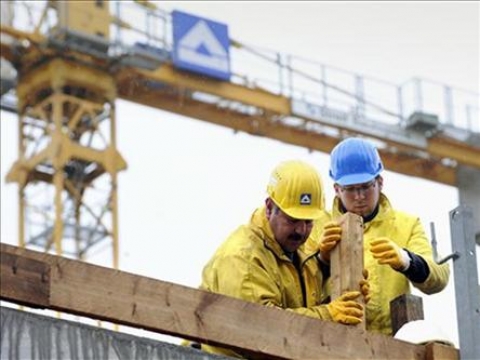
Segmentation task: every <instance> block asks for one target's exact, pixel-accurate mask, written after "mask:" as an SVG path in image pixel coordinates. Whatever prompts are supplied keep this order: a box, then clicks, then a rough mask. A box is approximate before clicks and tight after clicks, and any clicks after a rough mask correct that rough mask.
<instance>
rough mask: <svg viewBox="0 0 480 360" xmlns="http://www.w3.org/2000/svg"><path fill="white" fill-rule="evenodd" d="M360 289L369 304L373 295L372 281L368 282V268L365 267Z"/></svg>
mask: <svg viewBox="0 0 480 360" xmlns="http://www.w3.org/2000/svg"><path fill="white" fill-rule="evenodd" d="M360 291H361V293H362V295H363V299H364V301H365V304H368V302H369V301H370V298H371V297H372V295H371V294H370V283H369V282H368V270H367V269H363V279H362V280H360Z"/></svg>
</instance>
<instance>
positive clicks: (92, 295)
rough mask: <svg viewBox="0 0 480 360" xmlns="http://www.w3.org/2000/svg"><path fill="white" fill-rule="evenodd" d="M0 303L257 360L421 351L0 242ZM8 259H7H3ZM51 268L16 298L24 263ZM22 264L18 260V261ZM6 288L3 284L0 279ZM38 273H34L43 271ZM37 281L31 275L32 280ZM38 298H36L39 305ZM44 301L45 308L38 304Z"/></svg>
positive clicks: (408, 355) (417, 355)
mask: <svg viewBox="0 0 480 360" xmlns="http://www.w3.org/2000/svg"><path fill="white" fill-rule="evenodd" d="M0 246H1V247H0V250H1V253H2V255H3V254H7V257H2V272H1V275H2V287H1V288H0V298H1V299H4V300H10V301H22V302H23V303H25V302H26V303H29V304H30V305H32V306H45V307H46V308H49V309H53V310H59V311H64V312H68V313H71V314H78V315H82V316H88V317H90V318H94V319H99V320H106V321H111V322H114V323H118V324H124V325H128V326H133V327H137V328H142V329H146V330H150V331H155V332H159V333H163V334H168V335H173V336H179V337H182V338H186V339H190V340H194V341H200V342H208V343H210V344H213V345H220V346H226V347H231V348H233V349H236V350H239V349H240V350H241V351H243V352H244V353H246V354H248V355H249V357H253V358H255V357H260V358H263V359H313V358H315V359H348V358H357V359H358V358H361V359H399V358H402V359H415V360H421V359H422V360H423V359H424V358H425V348H424V347H423V346H419V345H413V344H408V343H405V342H402V341H398V340H395V339H392V338H391V337H388V336H385V335H381V334H373V333H367V332H366V331H364V330H362V329H359V328H355V327H352V326H347V325H341V324H336V323H333V322H330V321H320V320H316V319H313V318H309V317H306V316H301V315H298V314H294V313H292V312H289V311H284V310H281V309H275V308H268V307H265V306H262V305H259V304H254V303H249V302H244V301H241V300H239V299H234V298H231V297H227V296H222V295H218V294H213V293H209V292H205V291H201V290H197V289H192V288H188V287H185V286H181V285H176V284H173V283H169V282H164V281H159V280H154V279H151V278H146V277H141V276H137V275H134V274H130V273H127V272H123V271H119V270H113V269H109V268H105V267H101V266H97V265H92V264H87V263H84V262H81V261H78V260H70V259H67V258H64V257H60V256H56V255H49V254H45V253H40V252H36V251H32V250H27V249H23V248H19V247H16V246H11V245H7V244H0ZM3 259H7V261H5V262H4V261H3ZM29 259H32V260H35V261H36V262H38V263H41V264H43V266H42V267H41V269H47V268H49V269H50V275H49V276H47V277H45V276H44V277H43V279H44V280H45V281H46V282H42V287H43V290H44V291H48V297H47V296H43V297H36V296H32V297H28V298H25V297H20V296H19V297H18V298H17V296H16V295H15V294H18V292H17V291H16V289H17V288H22V287H24V286H25V282H26V281H28V276H27V272H26V271H23V269H22V270H21V271H18V267H19V266H21V264H28V263H29V262H28V261H26V260H29ZM24 260H25V261H24ZM12 264H18V266H17V271H16V272H13V271H11V272H10V273H9V275H8V276H13V278H11V279H9V280H8V281H9V283H10V284H11V286H12V287H13V290H12V288H9V290H7V289H6V288H5V287H4V286H3V276H4V273H6V272H9V269H10V268H11V267H12ZM44 272H45V271H44V270H40V273H44ZM37 276H38V275H37ZM42 299H43V300H42ZM45 302H46V304H45Z"/></svg>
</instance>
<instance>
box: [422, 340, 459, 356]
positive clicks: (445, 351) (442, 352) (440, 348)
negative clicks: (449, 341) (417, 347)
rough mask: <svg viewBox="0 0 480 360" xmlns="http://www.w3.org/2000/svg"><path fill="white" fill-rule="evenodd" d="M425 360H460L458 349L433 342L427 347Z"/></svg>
mask: <svg viewBox="0 0 480 360" xmlns="http://www.w3.org/2000/svg"><path fill="white" fill-rule="evenodd" d="M425 348H426V354H425V360H440V359H441V360H455V359H460V353H459V351H458V349H456V348H454V347H453V346H448V345H444V344H441V343H437V342H431V343H428V344H426V345H425Z"/></svg>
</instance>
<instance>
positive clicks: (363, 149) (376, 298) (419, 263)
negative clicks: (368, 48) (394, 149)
mask: <svg viewBox="0 0 480 360" xmlns="http://www.w3.org/2000/svg"><path fill="white" fill-rule="evenodd" d="M382 171H383V163H382V160H381V159H380V156H379V153H378V151H377V149H376V147H375V146H374V145H373V144H372V143H370V142H368V141H366V140H364V139H361V138H347V139H345V140H343V141H341V142H340V143H339V144H337V146H335V148H334V149H333V150H332V152H331V154H330V172H329V173H330V177H331V178H332V179H333V181H334V190H335V199H334V201H333V207H332V210H331V216H332V218H331V220H330V221H327V222H325V221H323V220H322V221H319V222H320V223H319V224H318V227H317V229H319V230H320V231H319V233H317V235H316V236H314V237H315V238H316V239H313V242H312V241H310V242H309V244H308V245H307V248H310V249H313V248H316V249H318V250H319V256H318V257H319V259H320V262H321V263H322V264H324V266H325V265H328V264H329V262H330V251H331V250H332V249H333V248H334V247H335V245H336V244H337V243H338V241H340V239H341V232H342V229H341V226H340V224H339V219H340V217H341V215H342V214H344V213H346V212H351V213H354V214H357V215H360V216H361V217H362V218H363V224H364V233H363V241H364V265H365V268H366V269H367V270H368V277H369V281H370V295H371V299H370V301H369V303H368V305H367V311H366V319H367V324H366V325H367V330H371V331H378V332H381V333H384V334H390V335H391V334H392V327H391V320H390V301H392V300H393V299H395V298H396V297H397V296H399V295H402V294H406V293H410V291H411V287H410V284H412V285H413V286H414V287H415V288H417V289H419V290H420V291H422V292H423V293H425V294H434V293H437V292H439V291H441V290H443V289H444V288H445V287H446V285H447V283H448V280H449V276H450V269H449V266H448V265H447V264H442V265H438V264H437V263H436V262H435V261H434V258H433V255H432V248H431V246H430V243H429V241H428V239H427V236H426V233H425V231H424V228H423V226H422V224H421V222H420V219H419V218H418V217H416V216H414V215H410V214H407V213H405V212H402V211H399V210H395V209H394V208H393V207H392V205H391V204H390V201H389V200H388V198H387V196H386V195H385V194H384V193H383V192H382V188H383V178H382V175H381V173H382ZM321 229H323V230H321ZM312 238H313V237H312Z"/></svg>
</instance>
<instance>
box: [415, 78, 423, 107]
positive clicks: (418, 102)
mask: <svg viewBox="0 0 480 360" xmlns="http://www.w3.org/2000/svg"><path fill="white" fill-rule="evenodd" d="M414 81H415V95H416V97H415V109H414V110H415V111H422V110H423V94H422V81H421V80H420V79H418V78H416V79H415V80H414Z"/></svg>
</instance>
